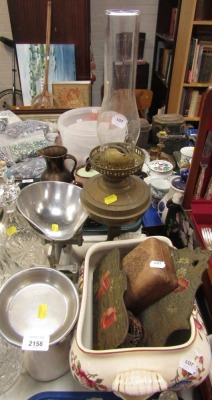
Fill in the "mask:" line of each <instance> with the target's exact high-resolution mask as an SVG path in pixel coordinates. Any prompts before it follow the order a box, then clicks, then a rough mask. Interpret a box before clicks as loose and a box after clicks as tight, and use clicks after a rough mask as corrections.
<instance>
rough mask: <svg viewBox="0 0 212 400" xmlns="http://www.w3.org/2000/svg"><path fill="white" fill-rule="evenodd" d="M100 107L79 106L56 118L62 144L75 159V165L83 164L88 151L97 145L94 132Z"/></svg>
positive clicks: (97, 141)
mask: <svg viewBox="0 0 212 400" xmlns="http://www.w3.org/2000/svg"><path fill="white" fill-rule="evenodd" d="M99 110H100V107H81V108H75V109H73V110H69V111H66V112H64V113H63V114H61V115H60V117H59V118H58V128H59V131H60V135H61V138H62V142H63V146H65V147H66V148H67V150H68V153H69V154H73V155H74V156H75V157H76V159H77V165H83V164H85V161H86V158H87V157H89V154H90V151H91V150H92V149H93V148H94V147H96V146H98V145H99V140H98V137H97V132H96V125H97V118H98V113H99Z"/></svg>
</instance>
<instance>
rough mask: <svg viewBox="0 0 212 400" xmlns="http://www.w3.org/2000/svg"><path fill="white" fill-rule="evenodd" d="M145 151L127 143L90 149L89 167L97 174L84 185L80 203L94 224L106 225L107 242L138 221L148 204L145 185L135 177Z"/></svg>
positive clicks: (148, 194)
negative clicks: (123, 227)
mask: <svg viewBox="0 0 212 400" xmlns="http://www.w3.org/2000/svg"><path fill="white" fill-rule="evenodd" d="M144 158H145V155H144V152H143V151H142V149H140V148H139V147H137V146H134V145H131V144H128V143H108V144H105V145H101V146H97V147H95V148H94V149H93V150H91V152H90V155H89V161H90V164H91V167H92V168H93V169H94V170H96V171H97V172H99V174H97V175H95V176H94V177H92V178H91V179H89V180H88V182H86V184H85V185H84V186H83V189H82V191H81V202H82V205H83V207H84V208H85V209H86V211H87V212H88V214H89V215H90V216H91V217H92V218H93V219H94V220H95V221H97V222H99V223H101V224H105V225H107V226H108V240H111V239H113V238H114V236H116V235H117V234H119V233H120V230H121V226H123V225H127V224H130V223H132V222H134V221H136V220H138V218H140V217H141V216H142V215H143V214H144V213H145V211H146V210H147V209H148V207H149V206H150V204H151V194H150V190H149V187H148V185H147V184H146V183H145V182H144V181H143V180H142V179H141V178H140V177H139V176H136V175H135V174H136V173H137V172H139V171H140V172H141V170H142V166H143V163H144Z"/></svg>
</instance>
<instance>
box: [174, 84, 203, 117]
mask: <svg viewBox="0 0 212 400" xmlns="http://www.w3.org/2000/svg"><path fill="white" fill-rule="evenodd" d="M203 98H204V97H203V91H201V90H197V89H195V88H183V91H182V97H181V104H180V110H179V112H180V114H181V115H183V116H184V117H192V118H193V117H200V115H201V111H202V105H203Z"/></svg>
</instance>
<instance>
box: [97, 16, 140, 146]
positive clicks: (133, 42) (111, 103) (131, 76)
mask: <svg viewBox="0 0 212 400" xmlns="http://www.w3.org/2000/svg"><path fill="white" fill-rule="evenodd" d="M105 15H106V33H105V46H104V97H103V101H102V105H101V108H100V112H99V117H98V120H97V136H98V139H99V142H100V144H101V145H103V144H106V143H113V142H119V143H120V142H127V143H130V144H132V145H133V144H134V145H135V144H136V142H137V139H138V136H139V129H140V120H139V114H138V110H137V106H136V98H135V82H136V70H137V54H138V36H139V22H140V11H138V10H106V11H105Z"/></svg>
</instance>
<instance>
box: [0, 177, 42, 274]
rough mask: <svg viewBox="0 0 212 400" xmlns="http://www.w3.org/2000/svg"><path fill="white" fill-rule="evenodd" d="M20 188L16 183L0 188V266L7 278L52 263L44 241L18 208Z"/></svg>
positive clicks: (6, 184)
mask: <svg viewBox="0 0 212 400" xmlns="http://www.w3.org/2000/svg"><path fill="white" fill-rule="evenodd" d="M19 193H20V188H19V186H18V185H17V184H15V183H14V181H11V182H7V183H5V184H2V185H0V206H1V207H2V208H3V218H2V220H1V225H0V246H1V250H2V251H1V256H0V267H1V272H2V273H3V275H4V276H10V275H12V274H13V273H15V272H17V271H18V270H20V269H23V268H29V267H31V266H33V265H35V264H36V265H46V264H48V260H47V255H46V252H45V243H44V239H42V237H40V236H39V235H38V234H37V233H36V232H35V230H34V229H33V228H32V227H31V226H30V225H29V223H28V222H27V221H26V220H25V218H24V217H23V216H22V215H21V214H20V213H19V211H18V210H17V207H16V200H17V197H18V195H19Z"/></svg>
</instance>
